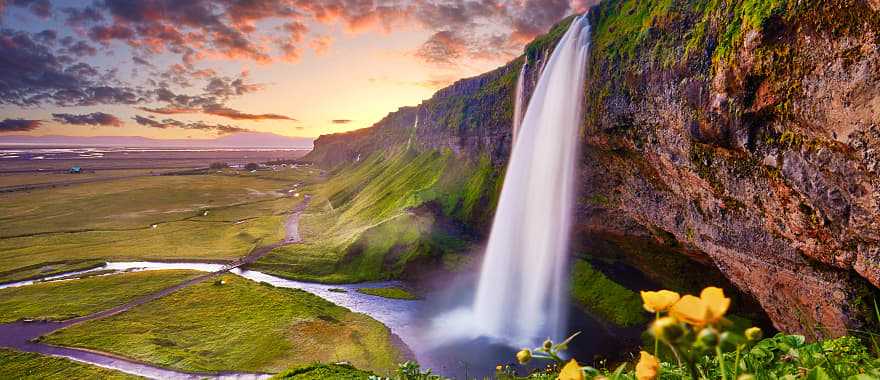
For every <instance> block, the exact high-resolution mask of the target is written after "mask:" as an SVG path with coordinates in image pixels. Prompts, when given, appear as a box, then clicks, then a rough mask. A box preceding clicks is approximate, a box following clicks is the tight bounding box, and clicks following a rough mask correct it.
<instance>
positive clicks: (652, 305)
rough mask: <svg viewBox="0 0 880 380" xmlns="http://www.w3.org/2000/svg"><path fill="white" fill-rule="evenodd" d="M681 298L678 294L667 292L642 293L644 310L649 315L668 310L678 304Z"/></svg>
mask: <svg viewBox="0 0 880 380" xmlns="http://www.w3.org/2000/svg"><path fill="white" fill-rule="evenodd" d="M680 297H681V296H679V295H678V293H676V292H673V291H669V290H660V291H656V292H645V291H642V301H643V302H644V307H645V310H647V311H649V312H651V313H659V312H663V311H666V310H668V309H669V308H670V307H672V305H674V304H675V303H676V302H678V299H679V298H680Z"/></svg>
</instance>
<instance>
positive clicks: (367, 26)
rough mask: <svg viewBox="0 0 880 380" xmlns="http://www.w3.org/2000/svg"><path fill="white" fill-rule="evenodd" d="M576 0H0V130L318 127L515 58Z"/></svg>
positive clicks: (346, 122)
mask: <svg viewBox="0 0 880 380" xmlns="http://www.w3.org/2000/svg"><path fill="white" fill-rule="evenodd" d="M589 2H590V0H396V1H391V0H387V1H386V0H312V1H310V0H214V1H209V0H80V1H75V0H0V134H28V135H70V136H123V135H124V136H145V137H151V138H174V139H179V138H210V137H216V136H218V135H224V134H230V133H236V132H247V131H256V132H272V133H277V134H280V135H286V136H302V137H317V136H319V135H322V134H328V133H336V132H343V131H349V130H353V129H359V128H364V127H368V126H370V125H372V124H373V123H375V122H377V121H379V120H380V119H381V118H382V117H384V116H385V115H387V114H388V113H389V112H393V111H395V110H397V109H398V108H400V107H403V106H412V105H417V104H419V103H420V102H421V101H422V100H424V99H427V98H430V97H431V95H432V94H433V93H434V92H435V91H436V90H438V89H440V88H442V87H445V86H447V85H449V84H451V83H452V82H454V81H455V80H458V79H461V78H466V77H470V76H473V75H477V74H480V73H483V72H486V71H489V70H491V69H494V68H496V67H498V66H500V65H503V64H504V63H506V62H507V61H509V60H511V59H513V58H515V57H516V56H518V55H519V54H520V53H521V52H522V49H523V47H524V46H525V44H526V43H528V42H529V41H530V40H531V39H533V38H534V37H536V36H537V35H539V34H542V33H544V32H546V31H547V30H548V29H549V28H550V27H551V26H552V25H553V24H554V23H556V22H557V21H559V20H561V19H562V18H564V17H565V16H567V15H569V14H571V13H574V12H582V11H584V10H585V9H586V7H587V5H588V3H589Z"/></svg>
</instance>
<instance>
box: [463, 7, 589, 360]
mask: <svg viewBox="0 0 880 380" xmlns="http://www.w3.org/2000/svg"><path fill="white" fill-rule="evenodd" d="M589 43H590V26H589V23H588V21H587V19H586V18H585V17H583V16H580V17H578V18H576V19H575V20H574V21H573V22H572V25H571V27H569V29H568V31H567V32H566V34H565V35H564V36H563V37H562V39H561V40H560V41H559V44H558V45H557V46H556V48H555V49H554V51H553V54H552V56H551V57H550V59H549V61H547V63H546V67H545V69H544V71H543V73H541V76H540V79H539V80H538V84H537V86H536V88H535V91H534V93H533V95H532V97H531V100H530V101H529V105H528V108H527V109H526V113H525V116H524V118H523V121H522V125H521V126H520V128H519V130H518V137H517V138H516V140H515V142H514V145H513V152H512V154H511V158H510V163H509V164H508V166H507V174H506V175H505V178H504V187H503V189H502V190H501V198H500V199H499V202H498V208H497V211H496V214H495V220H494V223H493V225H492V233H491V235H490V237H489V244H488V246H487V249H486V255H485V258H484V259H483V266H482V269H481V273H480V280H479V284H478V287H477V294H476V298H475V300H474V305H473V310H472V313H473V314H472V316H473V323H475V324H476V326H475V327H476V329H477V330H478V331H475V333H477V334H479V335H483V336H489V337H493V338H497V339H500V340H504V341H508V342H509V343H515V344H520V345H524V344H533V343H535V342H536V341H538V340H539V339H542V338H546V337H555V338H559V337H561V336H562V335H563V334H565V331H564V329H565V324H566V321H565V307H566V305H567V301H566V300H567V297H568V296H567V294H566V292H567V287H566V286H567V285H566V284H567V281H568V275H567V274H568V273H567V263H568V243H569V231H570V227H571V213H572V203H573V196H574V184H575V163H576V161H577V144H578V136H579V127H580V125H581V103H582V101H583V91H584V81H585V73H586V68H587V67H586V66H587V57H588V55H589Z"/></svg>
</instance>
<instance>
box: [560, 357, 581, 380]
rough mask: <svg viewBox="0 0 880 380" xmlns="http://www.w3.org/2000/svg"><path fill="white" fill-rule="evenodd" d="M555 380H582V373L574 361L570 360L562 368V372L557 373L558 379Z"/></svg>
mask: <svg viewBox="0 0 880 380" xmlns="http://www.w3.org/2000/svg"><path fill="white" fill-rule="evenodd" d="M556 380H584V371H583V370H582V369H581V366H580V365H579V364H578V362H577V361H576V360H574V359H571V361H569V362H568V364H566V365H565V366H564V367H562V371H559V377H557V378H556Z"/></svg>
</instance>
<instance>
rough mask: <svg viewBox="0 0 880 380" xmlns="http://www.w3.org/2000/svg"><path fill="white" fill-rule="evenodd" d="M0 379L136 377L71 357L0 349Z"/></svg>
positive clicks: (109, 379)
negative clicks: (74, 359) (65, 357)
mask: <svg viewBox="0 0 880 380" xmlns="http://www.w3.org/2000/svg"><path fill="white" fill-rule="evenodd" d="M0 379H17V380H92V379H105V380H137V379H141V377H138V376H132V375H128V374H125V373H122V372H117V371H113V370H109V369H105V368H101V367H97V366H92V365H88V364H83V363H80V362H75V361H73V360H69V359H62V358H56V357H53V356H43V355H40V354H33V353H30V352H18V351H13V350H7V349H0Z"/></svg>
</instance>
